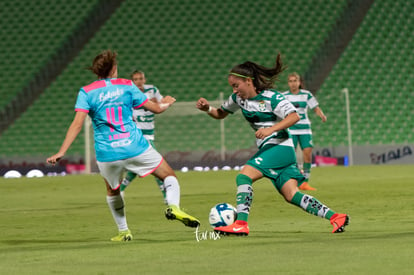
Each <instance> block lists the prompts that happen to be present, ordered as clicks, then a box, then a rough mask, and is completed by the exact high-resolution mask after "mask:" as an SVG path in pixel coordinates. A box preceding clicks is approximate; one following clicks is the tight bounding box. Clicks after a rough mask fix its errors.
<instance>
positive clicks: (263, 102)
mask: <svg viewBox="0 0 414 275" xmlns="http://www.w3.org/2000/svg"><path fill="white" fill-rule="evenodd" d="M221 108H222V109H223V110H224V111H226V112H228V113H234V112H235V111H237V110H239V109H241V110H242V113H243V116H244V118H245V119H246V120H247V121H248V122H249V123H250V126H251V127H252V128H253V130H254V131H257V130H258V129H260V128H268V127H271V126H273V125H274V124H275V123H278V122H280V121H281V120H283V119H284V118H285V117H286V116H287V115H288V114H290V113H293V112H296V109H295V107H293V105H292V104H291V103H290V102H289V101H288V100H286V99H285V97H284V96H283V95H282V94H281V93H279V92H277V91H274V90H264V91H262V92H261V93H260V94H258V95H257V96H255V97H253V98H249V99H241V98H240V97H239V96H237V95H236V94H235V93H233V94H232V95H231V96H230V97H229V98H228V99H227V100H226V101H225V102H224V103H223V104H222V105H221ZM256 144H257V147H258V148H262V147H263V146H264V145H267V144H278V145H285V146H291V147H293V142H292V139H291V138H290V135H289V131H288V129H285V130H281V131H278V132H274V133H273V134H271V135H270V136H268V137H266V138H264V139H259V138H256Z"/></svg>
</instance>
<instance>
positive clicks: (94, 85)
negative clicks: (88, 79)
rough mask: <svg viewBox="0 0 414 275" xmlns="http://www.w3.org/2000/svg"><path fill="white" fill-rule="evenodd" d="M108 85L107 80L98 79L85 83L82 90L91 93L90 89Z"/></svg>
mask: <svg viewBox="0 0 414 275" xmlns="http://www.w3.org/2000/svg"><path fill="white" fill-rule="evenodd" d="M103 87H106V82H105V80H96V81H94V82H92V83H90V84H88V85H85V86H83V87H82V88H81V91H84V92H86V93H89V92H90V91H93V90H97V89H100V88H103Z"/></svg>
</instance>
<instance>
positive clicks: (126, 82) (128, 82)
mask: <svg viewBox="0 0 414 275" xmlns="http://www.w3.org/2000/svg"><path fill="white" fill-rule="evenodd" d="M111 84H112V85H126V86H132V84H133V82H132V80H131V79H125V78H113V79H111Z"/></svg>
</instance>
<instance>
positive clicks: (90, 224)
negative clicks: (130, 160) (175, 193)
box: [0, 165, 414, 274]
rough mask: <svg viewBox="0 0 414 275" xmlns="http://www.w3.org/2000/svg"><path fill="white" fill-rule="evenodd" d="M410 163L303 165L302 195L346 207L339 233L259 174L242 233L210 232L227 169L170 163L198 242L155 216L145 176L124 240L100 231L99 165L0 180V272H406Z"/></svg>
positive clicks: (413, 246) (411, 223)
mask: <svg viewBox="0 0 414 275" xmlns="http://www.w3.org/2000/svg"><path fill="white" fill-rule="evenodd" d="M413 170H414V166H413V165H406V166H359V167H352V168H350V167H348V168H347V167H326V168H315V169H313V172H312V181H311V183H312V185H313V186H315V187H317V188H318V190H317V191H310V192H309V193H310V194H312V195H313V196H315V197H316V198H318V199H319V200H320V201H321V202H323V203H325V204H326V205H328V206H329V207H331V208H332V209H333V210H335V211H338V212H345V213H348V214H349V215H350V217H351V222H350V225H349V226H348V227H347V228H346V232H345V233H343V234H332V233H331V225H330V224H329V221H327V220H324V219H321V218H318V217H315V216H311V215H309V214H307V213H306V212H304V211H303V210H301V209H299V208H297V207H294V206H292V205H290V204H287V203H286V202H285V201H284V200H283V198H282V197H281V196H280V195H279V194H278V193H277V191H276V190H274V188H273V186H272V185H271V183H270V181H268V180H265V179H263V180H260V181H258V182H256V183H255V184H254V186H253V187H254V191H255V197H254V201H253V206H252V211H251V216H250V220H249V226H250V235H249V236H248V237H235V236H231V237H221V238H220V239H216V240H214V238H213V236H210V233H209V232H212V228H211V227H210V226H209V224H208V213H209V210H210V208H211V207H212V206H213V205H214V204H216V203H219V202H229V203H231V204H235V190H236V188H235V176H236V174H237V172H235V171H227V172H225V171H221V172H189V173H180V172H178V173H177V175H178V178H179V180H180V184H181V193H182V197H181V205H182V207H184V208H186V209H187V210H188V212H190V213H191V214H193V215H195V216H197V217H199V219H200V220H201V222H202V225H201V227H200V232H206V231H208V234H207V239H206V240H200V241H199V242H198V241H197V240H196V234H195V233H194V232H195V230H194V229H193V228H187V227H185V226H183V225H182V224H181V223H179V222H177V221H169V220H167V219H165V217H164V215H163V211H164V208H165V207H164V205H163V201H162V197H161V193H160V192H159V190H158V188H157V186H156V184H155V181H154V180H153V178H152V177H147V178H145V179H137V180H135V181H134V182H133V183H132V185H131V186H130V187H129V188H128V189H127V191H126V207H127V208H126V210H127V217H128V224H129V227H130V229H131V230H132V232H133V234H134V240H133V241H132V242H129V243H112V242H110V241H109V238H110V237H112V236H114V235H116V233H117V229H116V226H115V223H114V222H113V220H112V216H111V214H110V211H109V209H108V207H107V205H106V200H105V194H106V190H105V186H104V183H103V181H102V179H101V178H100V176H99V175H90V176H83V175H73V176H66V177H45V178H33V179H27V178H22V179H3V178H2V179H0V193H1V200H0V232H1V234H0V274H305V273H306V274H413V272H414V264H413V259H414V199H413V195H414V192H413V191H414V173H413ZM200 236H204V235H200ZM210 237H211V238H210Z"/></svg>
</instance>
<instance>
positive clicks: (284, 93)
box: [281, 90, 291, 95]
mask: <svg viewBox="0 0 414 275" xmlns="http://www.w3.org/2000/svg"><path fill="white" fill-rule="evenodd" d="M281 94H282V95H289V94H291V92H290V91H289V90H287V91H284V92H281Z"/></svg>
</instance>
